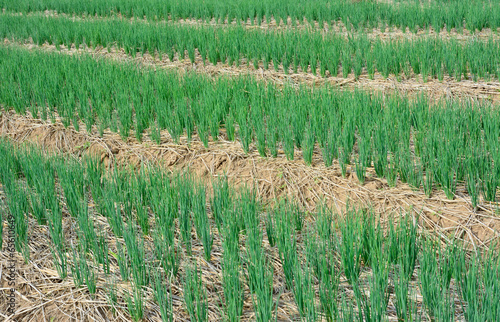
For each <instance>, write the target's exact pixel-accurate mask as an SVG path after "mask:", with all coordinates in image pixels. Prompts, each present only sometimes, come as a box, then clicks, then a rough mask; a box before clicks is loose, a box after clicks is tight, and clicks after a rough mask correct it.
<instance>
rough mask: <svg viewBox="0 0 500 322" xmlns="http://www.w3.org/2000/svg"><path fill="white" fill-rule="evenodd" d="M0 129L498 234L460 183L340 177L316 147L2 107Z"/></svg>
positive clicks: (454, 232) (21, 137) (492, 209)
mask: <svg viewBox="0 0 500 322" xmlns="http://www.w3.org/2000/svg"><path fill="white" fill-rule="evenodd" d="M81 129H84V125H83V124H82V125H81ZM0 135H2V136H6V137H8V138H10V139H12V140H14V141H15V142H19V143H21V142H33V143H36V144H39V145H41V146H43V147H45V148H46V149H48V150H49V151H55V152H58V153H69V154H73V155H76V156H81V155H83V154H85V153H90V154H96V155H98V156H99V157H100V159H101V161H102V162H103V163H104V164H105V165H107V166H109V165H110V164H111V163H112V162H113V161H117V162H119V163H124V162H125V163H128V164H131V165H134V166H138V165H139V164H141V163H150V164H151V163H157V164H162V165H163V166H165V167H166V168H167V169H170V170H184V169H189V170H190V171H191V172H192V173H194V174H195V175H196V176H197V177H200V178H205V179H207V180H211V179H212V178H214V177H217V176H221V175H224V174H227V176H228V178H229V179H230V181H231V182H232V183H233V184H234V185H236V186H240V187H241V186H243V185H250V186H251V185H255V186H256V187H257V192H258V195H259V197H261V198H262V199H263V200H268V201H269V200H273V199H274V198H280V197H284V196H287V197H289V198H293V199H294V200H296V201H298V202H300V203H301V204H302V205H304V206H305V207H307V208H308V209H311V210H313V209H314V208H315V207H316V206H317V205H318V203H319V202H320V200H324V201H325V202H326V203H327V204H328V205H329V206H330V207H332V208H333V209H335V210H336V211H338V212H341V211H342V210H343V209H345V205H346V203H347V202H348V200H351V201H353V202H355V203H357V204H360V205H363V206H366V207H373V209H374V210H375V212H376V213H379V214H381V215H382V216H383V217H387V216H389V215H391V214H396V213H400V212H405V211H410V209H412V210H413V211H415V212H416V213H419V214H420V215H421V217H420V224H421V225H422V226H424V227H425V228H426V229H429V230H432V231H435V232H436V233H438V234H440V235H441V237H442V238H444V239H448V238H453V237H456V238H462V239H464V240H466V241H470V242H472V243H473V244H474V245H476V246H479V245H487V244H489V243H490V242H491V240H493V239H495V238H497V237H499V236H500V234H499V233H498V230H499V229H500V218H499V217H498V216H497V214H496V211H497V210H496V209H497V205H496V204H490V203H483V204H481V206H480V207H479V208H478V209H477V210H476V211H473V209H472V208H471V204H470V198H469V197H468V195H467V194H466V192H465V188H464V187H458V189H457V195H456V198H455V199H454V200H447V199H446V197H445V195H444V193H443V192H442V191H434V193H433V194H432V196H431V198H427V197H426V196H425V195H424V193H423V191H421V190H420V191H415V190H412V189H411V188H410V187H409V186H408V185H407V184H402V183H398V184H397V187H396V188H389V186H388V184H387V181H386V180H385V179H379V178H377V177H376V176H375V174H374V171H373V169H368V171H367V178H366V182H365V184H364V185H360V184H359V182H358V180H357V178H356V175H355V173H354V171H351V169H349V168H348V174H347V177H346V178H343V177H342V176H341V172H340V167H339V166H338V163H334V165H333V166H332V167H330V168H326V167H325V166H324V164H323V161H322V159H321V156H320V153H319V150H318V148H316V151H315V153H314V158H313V165H312V166H307V165H305V163H304V161H303V160H302V156H301V151H296V154H295V160H294V161H289V160H287V159H286V158H285V156H284V153H283V151H281V150H280V153H279V155H278V157H277V158H275V159H273V158H262V157H260V156H259V155H258V153H257V151H256V148H255V147H254V146H251V150H250V152H249V154H248V155H245V154H244V152H243V150H242V148H241V146H240V143H238V142H230V141H227V140H226V138H225V134H224V132H221V134H220V136H219V140H218V141H217V142H210V143H209V147H208V148H205V147H204V146H203V145H202V143H201V142H200V141H199V140H198V139H197V138H196V136H195V137H194V139H193V141H192V142H191V144H187V142H186V138H182V139H181V142H180V144H175V143H173V142H172V140H171V139H170V136H169V134H168V132H167V131H164V132H163V133H162V136H161V137H162V142H161V144H160V145H157V144H156V143H154V142H152V141H151V140H150V139H149V137H148V136H147V135H145V137H144V140H143V142H138V141H137V140H136V139H134V138H129V139H128V140H127V141H123V140H122V139H121V138H120V136H119V135H118V134H114V133H111V132H109V131H107V132H105V134H104V136H103V137H99V136H98V134H97V130H96V129H93V130H92V133H87V132H85V131H84V130H81V131H80V132H76V131H75V130H74V129H73V128H72V127H69V128H64V127H63V125H62V124H61V123H60V122H59V121H57V122H56V123H55V124H51V123H49V122H44V121H42V120H38V119H33V118H31V117H25V116H19V115H16V114H14V113H13V112H5V111H3V112H2V115H1V116H0Z"/></svg>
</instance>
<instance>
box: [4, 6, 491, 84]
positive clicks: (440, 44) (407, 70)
mask: <svg viewBox="0 0 500 322" xmlns="http://www.w3.org/2000/svg"><path fill="white" fill-rule="evenodd" d="M0 37H1V38H9V39H16V40H19V41H25V40H28V39H32V40H33V42H35V43H36V44H39V45H41V44H44V43H48V44H53V45H56V46H57V47H59V46H60V45H65V46H67V47H71V46H73V45H74V46H76V48H80V47H81V46H85V45H86V46H90V47H97V46H103V47H108V48H111V47H115V46H117V47H119V48H123V49H125V51H126V52H127V53H128V54H131V55H133V56H135V55H136V54H137V53H142V54H144V53H146V52H148V53H150V54H152V55H159V57H164V56H168V58H169V59H170V60H173V59H174V57H175V56H176V54H177V55H178V56H179V58H180V59H184V58H185V54H186V53H187V56H188V57H189V59H190V60H191V62H194V61H195V59H196V57H197V52H198V53H200V54H201V58H202V60H203V62H204V63H206V62H207V61H208V62H210V63H211V64H217V63H218V62H223V63H226V62H227V63H228V64H229V65H233V64H236V65H237V66H239V65H240V63H241V62H242V59H243V61H245V62H246V63H247V64H248V65H253V66H254V67H255V68H258V67H259V66H262V67H263V68H264V69H269V68H270V66H271V64H272V66H273V67H274V69H275V70H281V69H282V70H284V72H285V73H288V72H290V71H292V70H293V72H297V71H298V70H299V68H300V70H301V71H303V72H308V71H309V70H311V71H312V72H313V73H314V74H316V73H318V72H319V74H320V75H321V76H327V75H330V76H337V75H339V73H340V74H341V75H342V76H343V77H347V76H348V75H349V74H351V73H353V74H354V76H355V77H359V76H360V75H361V74H362V73H368V75H369V77H370V78H373V77H374V74H375V72H379V73H381V74H382V75H383V76H384V77H389V75H390V74H393V75H396V76H399V75H401V74H403V73H404V74H405V75H406V76H407V77H411V76H413V75H414V74H416V75H422V78H423V79H424V81H426V80H427V78H428V77H429V76H430V77H435V78H438V79H439V80H442V79H443V77H444V76H445V75H449V76H451V77H454V78H455V79H457V80H460V79H462V77H464V78H469V77H470V75H472V76H473V77H474V79H477V78H496V79H499V78H500V56H499V55H498V52H500V44H499V43H498V42H495V41H493V40H489V41H469V42H467V43H460V41H458V40H454V39H449V40H445V39H440V38H432V37H424V38H420V39H415V40H399V41H397V40H391V41H383V40H380V39H377V40H375V41H370V40H369V39H368V37H367V36H366V35H363V34H360V35H356V36H351V37H349V38H348V39H346V38H345V37H343V36H338V35H335V34H323V33H321V32H311V31H300V30H285V31H276V30H274V31H267V32H263V31H260V30H248V29H246V28H244V27H226V28H223V27H217V26H199V27H193V26H188V25H177V24H164V23H144V22H130V21H126V20H121V19H110V20H83V21H82V20H77V21H74V20H73V19H71V18H54V17H44V16H39V15H37V16H29V17H23V16H12V15H8V14H3V15H0Z"/></svg>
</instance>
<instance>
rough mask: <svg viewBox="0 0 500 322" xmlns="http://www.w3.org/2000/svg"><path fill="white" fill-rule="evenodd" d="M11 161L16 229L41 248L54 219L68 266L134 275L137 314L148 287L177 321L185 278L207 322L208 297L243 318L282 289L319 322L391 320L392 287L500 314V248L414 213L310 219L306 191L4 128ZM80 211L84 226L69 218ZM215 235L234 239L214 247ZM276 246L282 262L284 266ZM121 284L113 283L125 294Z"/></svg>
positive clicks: (94, 280)
mask: <svg viewBox="0 0 500 322" xmlns="http://www.w3.org/2000/svg"><path fill="white" fill-rule="evenodd" d="M0 159H1V160H2V162H1V163H0V182H1V183H2V195H3V198H2V203H3V204H4V205H5V206H6V209H8V213H9V214H10V215H12V216H13V217H14V224H10V225H9V226H8V227H9V228H10V229H14V230H15V245H16V249H17V250H18V251H19V252H22V254H23V255H24V257H25V258H26V259H28V258H29V256H30V253H29V247H28V244H29V239H30V233H32V231H33V229H34V228H35V226H45V227H47V230H46V231H47V235H48V236H47V237H49V239H50V242H49V243H50V245H49V246H50V249H51V252H52V259H53V264H54V266H55V267H56V268H57V271H58V273H59V276H60V277H61V278H62V279H67V278H68V277H71V278H72V280H73V281H74V283H75V284H76V285H77V287H82V286H86V287H87V289H88V292H89V293H90V294H94V293H96V291H97V289H98V288H99V287H102V285H98V277H99V276H100V277H101V278H102V277H104V278H106V280H109V279H111V278H112V276H115V278H116V276H119V278H120V279H121V280H122V281H123V282H125V283H127V282H130V283H131V284H132V288H131V289H132V290H133V291H132V292H131V293H130V294H129V295H128V296H127V295H125V299H126V302H127V307H128V311H129V314H130V316H131V317H132V319H134V320H136V321H137V320H140V319H141V318H142V317H143V316H144V315H145V308H144V300H145V295H144V290H145V288H146V287H151V288H152V289H153V290H154V297H155V301H156V302H157V304H158V305H159V311H160V312H161V315H162V319H163V320H164V321H172V320H173V310H172V296H173V293H172V286H173V285H174V286H176V289H179V288H178V287H177V286H181V288H182V290H183V291H182V293H181V294H176V296H181V298H183V300H184V309H185V312H187V313H186V315H187V314H188V315H189V316H190V318H191V320H193V321H206V320H207V311H208V310H207V308H208V306H209V305H217V306H219V305H220V306H219V307H218V309H219V311H220V312H221V315H223V317H225V318H227V319H228V320H230V321H240V320H241V318H242V315H243V314H244V312H243V303H244V301H245V300H246V299H250V298H251V301H252V302H251V303H252V307H253V310H254V312H253V313H254V317H255V319H256V320H257V321H270V320H273V319H276V318H277V316H276V314H277V310H276V308H277V306H278V305H280V294H282V293H291V294H293V297H292V298H293V299H294V302H295V303H294V304H292V305H294V307H295V308H296V310H297V312H298V315H300V317H301V318H302V319H304V320H307V321H316V320H319V319H320V318H323V319H326V320H327V321H338V320H340V319H342V320H343V321H363V320H364V321H368V320H369V321H372V320H373V321H381V320H384V319H385V318H386V317H387V314H388V305H389V299H392V303H393V304H391V306H393V308H394V309H395V312H396V315H397V317H398V319H399V320H405V321H409V320H411V321H413V320H414V319H422V317H424V316H425V317H430V318H431V319H433V320H434V319H435V320H438V321H452V320H455V319H457V318H459V315H461V316H465V318H466V320H467V321H497V320H498V319H499V318H500V317H499V315H498V314H499V312H500V302H499V301H498V298H499V297H500V257H499V254H498V251H497V250H495V248H494V247H492V248H491V249H492V250H491V251H481V250H478V251H477V252H475V253H472V254H468V252H467V251H465V250H464V249H463V248H462V247H460V244H459V243H455V244H449V245H447V246H446V247H442V246H441V245H440V244H439V243H436V242H433V241H432V238H426V239H424V238H422V237H420V236H419V234H418V231H417V224H416V222H415V221H413V220H411V219H410V215H407V216H406V217H401V218H400V219H399V224H396V225H394V224H393V221H389V224H388V226H387V227H384V229H382V227H381V226H380V222H379V221H378V220H377V219H376V218H375V214H374V213H372V212H371V211H369V210H366V209H356V208H352V207H350V208H348V210H347V212H346V213H345V214H344V215H343V216H341V215H338V214H333V213H332V212H331V211H329V210H328V208H326V207H320V210H318V212H316V213H314V214H312V216H313V217H312V218H313V220H312V221H309V220H305V216H306V215H305V212H304V211H303V210H301V209H300V208H299V207H298V206H296V205H294V204H293V203H290V202H287V201H286V200H283V201H280V202H277V203H276V205H275V206H272V207H271V206H266V207H265V206H264V205H263V204H261V203H260V202H259V201H258V200H256V198H255V195H254V194H253V193H252V192H251V191H247V190H244V191H241V192H236V191H235V190H233V189H232V187H231V186H229V185H228V183H227V181H226V180H225V179H221V180H220V181H217V182H215V183H214V185H213V189H212V190H213V192H211V193H208V194H207V191H206V188H205V186H203V185H200V184H198V183H196V181H194V180H193V179H191V178H190V177H189V175H188V174H177V175H175V174H174V175H172V174H169V173H167V172H166V171H164V170H162V169H160V168H141V169H136V170H135V172H134V171H133V170H130V169H128V170H126V169H124V168H120V167H115V169H114V170H112V171H107V170H106V169H104V168H103V166H102V164H101V163H99V162H98V161H97V160H95V159H93V158H84V160H82V161H81V162H80V161H76V160H70V159H68V158H64V157H61V156H51V157H47V156H45V155H44V154H43V153H42V152H41V151H40V150H38V149H35V148H32V147H23V148H18V147H15V146H13V145H12V144H10V143H9V142H7V141H5V140H1V141H0ZM97 216H101V217H100V218H103V219H104V221H107V227H103V226H102V220H100V221H96V220H95V219H96V217H97ZM68 221H71V222H72V223H73V224H71V225H67V224H64V225H63V223H67V222H68ZM96 222H101V224H97V223H96ZM2 226H3V225H2ZM2 226H0V227H2ZM64 227H75V229H76V231H77V232H78V235H77V236H78V238H77V240H76V243H74V242H75V240H74V239H73V241H71V242H69V241H68V240H67V239H66V238H65V236H66V234H69V233H70V232H69V231H67V229H68V228H64ZM335 227H338V229H337V228H335ZM384 231H385V232H384ZM147 235H149V236H150V237H148V238H145V237H144V236H147ZM0 236H1V234H0ZM151 237H152V238H151ZM214 240H217V241H221V243H217V245H218V246H215V245H214ZM0 243H1V238H0ZM115 245H116V246H115ZM195 245H202V248H203V249H202V250H200V246H196V247H195ZM273 252H274V253H277V254H278V256H279V265H278V266H273V265H271V253H273ZM197 256H200V257H201V256H203V257H204V258H205V262H204V261H198V263H200V262H201V263H207V264H208V265H210V274H211V276H212V278H213V276H220V277H219V280H216V281H213V283H215V285H219V286H218V287H217V289H219V290H221V293H220V294H219V298H220V301H218V302H217V303H212V302H210V303H209V302H208V300H207V298H208V297H207V294H208V293H209V292H210V291H209V290H210V289H211V290H212V291H213V290H214V287H213V286H212V287H211V288H207V285H205V282H204V281H203V279H202V278H201V276H202V270H201V269H200V266H198V265H200V264H198V265H194V264H193V262H195V258H196V257H197ZM207 264H201V265H202V266H204V265H207ZM276 267H277V268H276ZM214 269H215V270H216V272H217V274H214V273H213V270H214ZM219 273H220V274H219ZM367 274H368V277H366V275H367ZM415 279H417V281H418V286H415V285H414V283H413V282H412V281H413V280H415ZM279 280H284V281H285V285H284V288H283V289H282V290H281V291H279V292H280V293H278V292H277V290H276V288H275V287H274V284H275V283H278V281H279ZM341 280H345V281H347V282H348V284H349V286H347V287H346V286H341V285H340V281H341ZM115 283H116V282H115ZM120 284H121V285H123V283H120ZM451 285H455V286H454V287H453V288H452V287H451ZM115 287H116V286H115ZM115 287H109V286H107V287H106V290H107V292H108V300H109V301H110V303H111V305H112V306H114V305H116V304H117V302H116V301H117V299H118V297H117V294H116V288H115ZM452 289H455V291H454V290H452ZM415 292H417V293H419V294H420V295H421V296H422V298H423V308H419V306H420V305H419V304H418V303H417V297H416V293H415ZM126 294H127V293H126ZM348 294H354V296H352V295H348ZM281 301H283V300H281ZM287 306H290V303H287ZM354 308H357V309H356V310H354ZM462 314H463V315H462Z"/></svg>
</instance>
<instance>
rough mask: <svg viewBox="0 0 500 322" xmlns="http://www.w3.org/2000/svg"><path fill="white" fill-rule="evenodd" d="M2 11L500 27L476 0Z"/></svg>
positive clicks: (117, 4)
mask: <svg viewBox="0 0 500 322" xmlns="http://www.w3.org/2000/svg"><path fill="white" fill-rule="evenodd" d="M0 8H3V9H6V10H8V11H14V12H23V13H28V12H33V11H45V10H56V11H57V12H64V13H69V14H76V15H81V14H86V15H91V16H95V15H99V16H112V15H116V14H120V15H122V16H125V17H138V18H141V19H142V18H143V17H146V18H147V19H167V18H171V19H173V20H177V19H182V18H195V19H209V20H210V19H212V18H215V19H217V20H224V19H226V18H227V19H228V20H229V21H232V20H234V19H236V20H237V21H247V20H248V19H251V20H252V21H254V20H256V22H257V23H258V24H260V23H261V22H262V21H267V20H269V18H270V17H274V18H275V19H276V20H277V21H278V23H279V22H280V21H281V20H282V21H284V22H285V23H286V21H287V19H288V17H291V18H292V20H293V21H300V22H302V21H303V19H304V18H306V19H307V21H309V22H313V21H318V22H319V23H320V24H322V25H323V24H324V23H325V22H326V23H334V22H337V21H339V20H340V21H342V22H343V23H344V24H345V25H346V26H348V27H351V26H352V27H354V28H356V29H358V28H363V27H379V26H386V25H389V26H396V27H399V28H402V29H403V30H405V29H406V28H407V27H408V28H409V29H410V30H412V31H415V32H416V31H417V30H418V29H419V28H428V27H429V26H432V27H433V28H434V29H437V30H441V29H442V28H444V27H446V28H447V29H448V30H451V29H452V28H456V29H457V30H459V31H462V30H463V28H464V27H465V28H467V29H468V30H470V31H475V30H482V29H484V28H492V29H497V28H498V27H500V6H499V2H498V0H492V1H485V0H471V1H466V2H465V1H461V0H454V1H425V2H422V1H399V3H398V4H397V5H394V4H392V3H382V2H378V1H354V2H353V1H351V0H337V1H328V0H319V1H312V0H302V1H287V0H279V1H276V0H260V1H248V0H236V1H228V0H226V1H219V0H195V1H190V2H189V3H185V2H184V1H179V0H168V1H164V0H142V1H139V0H128V1H124V0H113V1H109V0H94V1H79V2H77V3H75V2H74V1H68V0H49V1H47V0H44V1H42V0H18V1H9V0H1V1H0Z"/></svg>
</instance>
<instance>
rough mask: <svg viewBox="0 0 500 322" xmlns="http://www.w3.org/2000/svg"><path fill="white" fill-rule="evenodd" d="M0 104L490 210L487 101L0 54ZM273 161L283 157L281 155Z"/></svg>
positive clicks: (497, 149)
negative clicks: (230, 145) (465, 197)
mask: <svg viewBox="0 0 500 322" xmlns="http://www.w3.org/2000/svg"><path fill="white" fill-rule="evenodd" d="M0 54H1V55H2V57H3V58H2V60H1V61H0V79H2V80H3V81H2V83H1V84H0V102H1V103H2V104H3V105H4V106H6V107H9V108H13V109H14V110H15V111H16V112H17V113H21V114H24V113H26V112H28V111H29V112H30V113H31V114H32V115H33V116H34V117H38V116H40V117H41V118H43V119H47V118H49V119H51V120H55V117H56V114H58V115H59V116H60V117H61V119H62V122H63V124H64V125H65V126H69V125H70V124H73V126H74V127H75V128H76V129H77V130H79V122H80V121H83V122H84V123H85V126H86V129H87V130H88V131H90V130H91V129H92V127H93V126H97V129H98V130H99V132H100V133H101V134H102V133H103V131H104V130H105V129H107V128H110V129H111V131H113V132H116V133H118V132H119V133H120V134H121V136H122V137H123V138H126V137H128V136H129V134H130V132H131V130H132V129H133V130H134V131H135V136H136V137H137V138H138V139H139V140H140V139H141V137H142V135H143V133H144V132H145V131H146V130H147V131H148V133H149V134H150V136H151V138H152V139H153V140H154V141H156V142H158V143H160V141H161V138H160V131H162V130H164V129H167V130H168V132H169V133H170V135H171V137H172V138H173V140H174V141H176V142H178V140H179V138H180V137H181V136H184V135H187V138H188V140H191V137H192V135H193V133H195V132H196V133H197V134H198V136H199V138H200V140H201V141H202V142H203V144H204V145H205V146H208V143H209V138H210V137H211V138H212V140H214V141H217V140H218V138H219V135H221V128H223V129H224V132H225V134H226V135H227V138H228V140H230V141H234V140H236V139H238V141H240V142H241V145H242V148H243V150H244V151H245V152H248V151H249V150H250V148H251V147H253V146H254V145H253V144H255V146H256V148H257V150H258V152H259V153H260V155H262V156H263V157H264V156H271V157H276V156H277V155H278V153H284V154H285V155H286V157H287V158H288V159H293V158H294V155H295V149H296V148H299V149H301V150H302V155H303V158H304V161H305V162H306V163H307V164H311V162H312V158H313V154H314V152H315V151H316V152H318V151H320V153H321V155H322V158H323V160H324V163H325V165H326V166H328V167H329V166H331V165H332V162H333V160H334V159H337V160H338V162H339V164H340V167H341V169H342V173H343V175H345V174H346V172H347V171H348V168H349V165H351V166H350V168H351V171H356V174H357V177H358V179H359V180H360V182H361V183H363V182H364V180H365V177H366V169H367V167H374V169H375V171H376V174H377V175H378V176H379V177H385V178H387V180H388V182H389V185H391V186H394V185H396V182H397V181H398V180H400V181H402V182H408V183H409V184H410V185H412V186H414V187H415V188H417V189H419V188H421V187H423V189H424V190H425V192H426V194H428V195H430V194H431V192H432V189H433V187H439V188H441V189H443V190H444V191H445V193H446V195H447V196H448V198H454V195H455V192H456V189H457V186H458V185H463V184H465V185H466V187H467V191H468V192H469V194H470V196H471V198H472V203H473V205H474V206H476V205H477V203H478V201H479V199H478V198H479V196H480V195H481V194H482V195H483V198H484V200H485V201H495V200H496V191H497V187H498V184H499V178H500V143H499V142H500V141H499V138H500V110H499V108H498V106H496V105H491V104H488V103H479V102H475V103H474V104H472V103H470V102H468V101H466V102H460V101H458V100H446V101H440V102H438V103H434V104H432V105H431V104H430V103H429V102H428V100H427V98H426V97H425V96H424V95H420V96H419V97H418V98H416V99H412V100H409V99H408V98H407V97H404V96H398V95H390V96H382V95H378V94H374V93H370V92H365V91H353V92H344V91H339V90H337V89H334V88H331V87H329V86H323V87H319V88H307V87H300V88H298V89H296V88H294V87H292V86H289V85H286V84H285V85H284V86H283V87H282V88H278V87H277V86H276V85H273V84H267V85H266V84H264V83H261V82H258V81H255V80H253V79H252V78H249V77H236V78H215V79H212V78H209V77H207V76H203V75H198V74H194V73H188V74H187V75H185V76H179V75H178V74H177V73H175V72H171V71H161V72H158V71H154V70H152V69H148V68H144V69H141V68H137V67H135V66H132V65H129V64H119V63H112V62H109V61H105V60H100V61H95V60H93V59H92V58H91V57H89V56H86V55H82V56H79V55H77V56H66V55H59V54H46V53H42V52H38V51H35V52H30V51H27V50H22V49H14V48H2V49H0ZM281 151H283V152H281Z"/></svg>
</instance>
